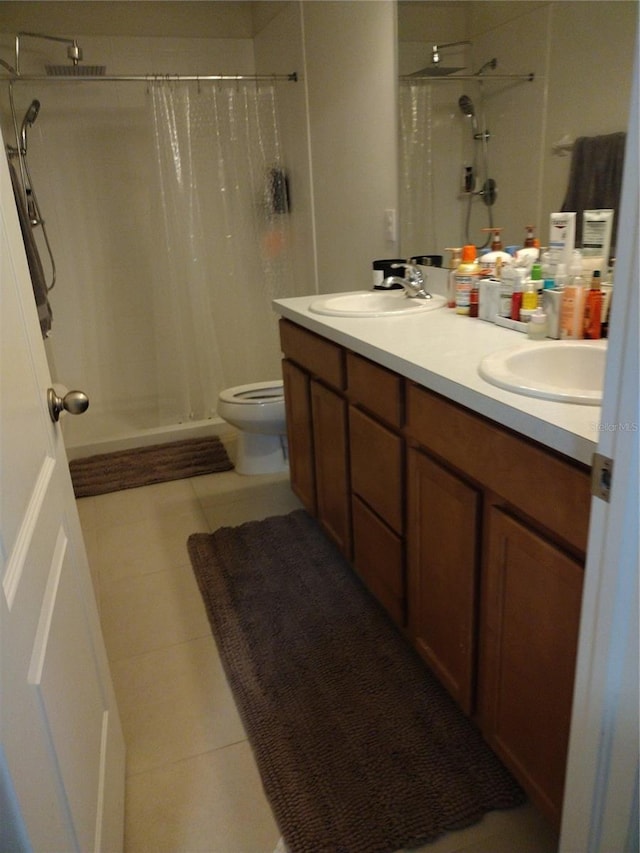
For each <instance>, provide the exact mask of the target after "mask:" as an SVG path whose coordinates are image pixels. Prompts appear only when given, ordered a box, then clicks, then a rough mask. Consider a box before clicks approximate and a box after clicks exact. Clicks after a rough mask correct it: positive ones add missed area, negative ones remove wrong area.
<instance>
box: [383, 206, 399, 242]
mask: <svg viewBox="0 0 640 853" xmlns="http://www.w3.org/2000/svg"><path fill="white" fill-rule="evenodd" d="M384 236H385V238H386V239H387V240H389V242H391V243H395V242H396V240H397V239H398V224H397V216H396V211H395V209H394V208H392V207H390V208H388V209H387V210H385V212H384Z"/></svg>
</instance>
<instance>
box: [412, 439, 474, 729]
mask: <svg viewBox="0 0 640 853" xmlns="http://www.w3.org/2000/svg"><path fill="white" fill-rule="evenodd" d="M479 513H480V495H479V493H478V492H477V491H476V490H475V489H473V488H471V487H470V486H469V485H467V484H466V483H465V482H463V481H462V480H460V479H459V478H458V477H456V476H455V475H453V474H451V473H450V472H449V471H447V470H445V469H444V468H442V467H441V466H440V465H438V464H437V463H436V462H434V461H433V460H432V459H430V458H429V457H428V456H427V455H426V454H424V453H422V452H420V451H417V450H414V449H412V450H410V451H409V458H408V528H407V555H408V566H407V568H408V606H409V630H410V634H411V638H412V641H413V644H414V646H415V648H416V649H417V651H418V652H419V653H420V655H421V656H422V657H423V658H424V660H425V661H426V662H427V664H428V665H429V666H430V667H431V669H432V670H433V671H434V673H435V674H436V675H437V676H438V678H439V679H440V681H441V682H442V683H443V684H444V686H445V687H446V688H447V690H448V691H449V692H450V693H451V695H452V696H453V697H454V699H455V700H456V701H457V702H458V704H459V705H460V706H461V708H462V709H463V711H465V712H466V713H470V712H471V709H472V701H473V670H474V652H475V648H474V641H475V625H476V617H475V591H476V584H477V572H478V551H479V548H478V544H479V543H478V522H479Z"/></svg>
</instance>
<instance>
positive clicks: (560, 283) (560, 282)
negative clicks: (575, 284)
mask: <svg viewBox="0 0 640 853" xmlns="http://www.w3.org/2000/svg"><path fill="white" fill-rule="evenodd" d="M566 284H567V267H566V265H565V264H558V266H557V267H556V279H555V288H554V289H555V290H564V288H565V285H566Z"/></svg>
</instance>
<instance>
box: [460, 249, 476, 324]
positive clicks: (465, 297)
mask: <svg viewBox="0 0 640 853" xmlns="http://www.w3.org/2000/svg"><path fill="white" fill-rule="evenodd" d="M479 278H480V267H479V266H478V262H477V260H476V247H475V246H464V247H463V249H462V261H461V263H460V266H459V267H458V269H457V270H456V274H455V282H456V314H466V315H467V316H469V313H470V305H471V291H472V290H474V287H475V289H476V290H477V288H478V280H479Z"/></svg>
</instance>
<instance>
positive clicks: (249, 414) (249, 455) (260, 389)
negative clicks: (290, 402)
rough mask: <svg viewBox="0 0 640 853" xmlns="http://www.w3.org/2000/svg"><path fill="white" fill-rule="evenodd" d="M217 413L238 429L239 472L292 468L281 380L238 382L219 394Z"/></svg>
mask: <svg viewBox="0 0 640 853" xmlns="http://www.w3.org/2000/svg"><path fill="white" fill-rule="evenodd" d="M218 415H219V416H220V417H221V418H223V419H224V420H225V421H227V423H230V424H231V425H232V426H234V427H236V429H237V430H238V451H237V454H236V464H235V467H236V471H237V472H238V473H239V474H277V473H278V472H280V471H286V470H287V468H288V467H289V459H288V453H287V436H286V416H285V409H284V388H283V384H282V380H274V381H272V382H254V383H253V384H251V385H236V386H235V387H234V388H227V389H226V390H224V391H221V392H220V394H219V396H218Z"/></svg>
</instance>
